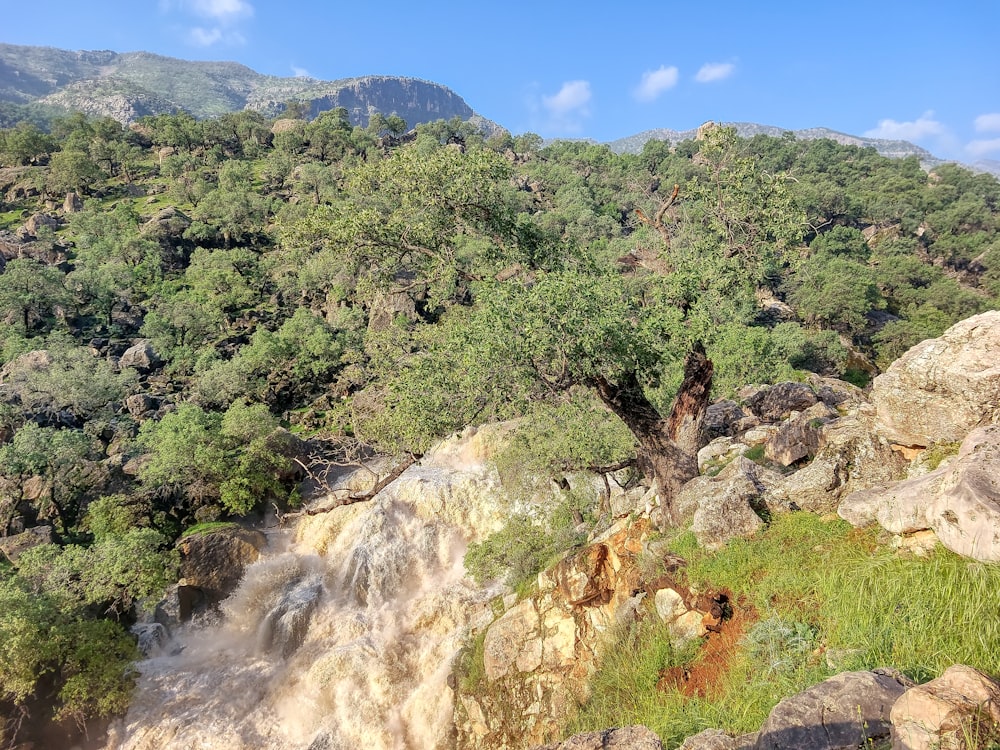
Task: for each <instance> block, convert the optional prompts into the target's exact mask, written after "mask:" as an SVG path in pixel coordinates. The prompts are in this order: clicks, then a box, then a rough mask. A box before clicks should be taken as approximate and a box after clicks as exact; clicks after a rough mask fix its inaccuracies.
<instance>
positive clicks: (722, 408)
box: [701, 400, 746, 442]
mask: <svg viewBox="0 0 1000 750" xmlns="http://www.w3.org/2000/svg"><path fill="white" fill-rule="evenodd" d="M745 417H746V412H744V411H743V409H741V408H740V405H739V404H737V403H736V402H735V401H730V400H724V401H716V402H715V403H714V404H710V405H709V407H708V408H707V409H705V416H704V418H703V419H702V422H701V432H702V436H703V438H704V439H705V441H706V442H710V441H712V440H715V439H716V438H719V437H723V436H730V435H732V434H733V433H734V431H735V429H736V425H737V424H739V422H740V420H741V419H744V418H745Z"/></svg>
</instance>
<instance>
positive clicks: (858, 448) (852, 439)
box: [774, 409, 906, 513]
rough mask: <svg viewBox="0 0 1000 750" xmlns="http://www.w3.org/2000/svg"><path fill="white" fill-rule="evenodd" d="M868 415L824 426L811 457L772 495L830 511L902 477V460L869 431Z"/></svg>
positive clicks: (861, 412) (803, 506) (813, 509)
mask: <svg viewBox="0 0 1000 750" xmlns="http://www.w3.org/2000/svg"><path fill="white" fill-rule="evenodd" d="M872 416H873V415H872V414H870V413H868V412H866V411H865V410H863V409H859V410H857V411H856V412H855V413H851V414H847V415H845V416H843V417H840V418H839V419H835V420H833V421H831V422H829V423H826V424H824V425H823V426H822V427H821V434H820V438H819V439H820V443H821V445H822V447H821V448H820V449H819V451H818V452H817V453H816V457H815V458H814V459H813V460H812V461H811V462H809V463H808V464H807V465H806V466H804V467H803V468H801V469H799V470H798V471H796V472H795V473H793V474H791V475H789V476H787V477H785V478H784V479H783V480H782V481H781V483H780V484H779V485H778V486H777V487H776V488H775V489H774V494H775V495H777V496H779V497H781V498H783V499H784V500H785V502H786V503H788V504H789V505H792V504H794V507H797V508H801V509H802V510H808V511H811V512H813V513H831V512H834V511H836V509H837V506H838V504H839V503H840V499H841V498H842V497H845V496H846V495H848V494H850V493H852V492H855V491H858V490H863V489H868V488H871V487H876V486H880V485H885V484H888V483H890V482H893V481H895V480H897V479H899V478H900V477H901V476H903V474H904V472H905V467H906V460H905V459H904V458H903V457H902V456H901V455H900V454H899V453H897V452H896V451H894V450H892V446H891V445H890V443H889V442H888V441H887V440H886V439H885V438H883V437H881V436H879V435H878V434H876V433H875V432H874V428H873V419H872Z"/></svg>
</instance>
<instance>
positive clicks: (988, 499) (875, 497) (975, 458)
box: [837, 425, 1000, 562]
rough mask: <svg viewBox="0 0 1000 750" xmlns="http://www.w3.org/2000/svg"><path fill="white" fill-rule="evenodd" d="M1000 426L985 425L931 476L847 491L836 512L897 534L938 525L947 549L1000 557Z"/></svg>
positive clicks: (978, 556) (987, 559) (984, 557)
mask: <svg viewBox="0 0 1000 750" xmlns="http://www.w3.org/2000/svg"><path fill="white" fill-rule="evenodd" d="M998 476H1000V425H990V426H989V427H980V428H978V429H976V430H973V431H972V432H970V433H969V435H968V437H966V439H965V440H964V441H962V445H961V447H960V448H959V451H958V456H957V457H956V458H955V459H953V460H952V461H950V462H949V463H948V464H947V465H946V466H943V467H941V468H939V469H937V470H936V471H932V472H931V473H929V474H925V475H923V476H919V477H915V478H913V479H906V480H903V481H901V482H897V483H895V484H892V485H889V486H881V487H876V488H873V489H869V490H866V491H862V492H854V493H851V494H850V495H848V496H847V497H846V498H845V499H844V500H843V502H841V504H840V506H839V507H838V508H837V513H838V514H839V515H840V517H841V518H843V519H845V520H846V521H848V522H850V523H851V524H853V525H855V526H864V525H867V524H869V523H872V522H873V521H877V522H878V523H879V524H880V525H881V526H882V527H883V528H885V529H886V530H888V531H891V532H893V533H895V534H909V533H912V532H915V531H920V530H923V529H933V530H934V533H935V534H937V536H938V539H940V540H941V543H942V544H943V545H944V546H945V547H947V548H948V549H950V550H952V551H953V552H956V553H958V554H960V555H964V556H966V557H972V558H975V559H976V560H982V561H984V562H998V561H1000V485H998V483H997V479H996V478H997V477H998Z"/></svg>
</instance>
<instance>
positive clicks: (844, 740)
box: [755, 670, 913, 750]
mask: <svg viewBox="0 0 1000 750" xmlns="http://www.w3.org/2000/svg"><path fill="white" fill-rule="evenodd" d="M912 684H913V683H912V682H910V681H909V680H907V679H906V678H905V677H903V676H902V675H900V674H899V673H897V672H893V671H889V670H876V671H873V672H844V673H842V674H839V675H835V676H834V677H831V678H829V679H828V680H824V681H823V682H821V683H819V684H818V685H813V686H812V687H811V688H809V689H808V690H805V691H803V692H801V693H798V694H797V695H793V696H791V697H789V698H785V699H784V700H782V701H781V702H780V703H778V705H777V706H775V707H774V709H773V710H772V711H771V713H770V715H769V716H768V717H767V720H766V721H765V722H764V725H763V726H762V727H761V729H760V734H759V735H758V738H757V744H756V746H755V750H804V749H805V748H808V749H809V750H855V748H858V747H865V746H866V743H867V742H868V740H876V741H877V740H879V739H882V738H885V737H888V736H889V728H890V727H889V712H890V711H891V709H892V706H893V704H894V703H895V702H896V700H897V699H898V698H899V697H900V696H901V695H902V694H903V693H904V691H905V690H906V689H907V688H908V687H911V686H912Z"/></svg>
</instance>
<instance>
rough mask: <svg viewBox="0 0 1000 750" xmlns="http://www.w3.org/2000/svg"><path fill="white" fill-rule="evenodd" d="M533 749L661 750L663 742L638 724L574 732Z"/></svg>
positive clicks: (649, 730) (652, 732)
mask: <svg viewBox="0 0 1000 750" xmlns="http://www.w3.org/2000/svg"><path fill="white" fill-rule="evenodd" d="M535 750H663V743H662V742H661V741H660V738H659V736H658V735H657V734H656V733H655V732H654V731H653V730H651V729H649V728H647V727H644V726H641V725H640V726H634V727H615V728H614V729H602V730H601V731H599V732H584V733H582V734H574V735H573V736H572V737H570V738H569V739H567V740H565V741H563V742H556V743H554V744H551V745H541V746H539V747H537V748H535Z"/></svg>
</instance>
